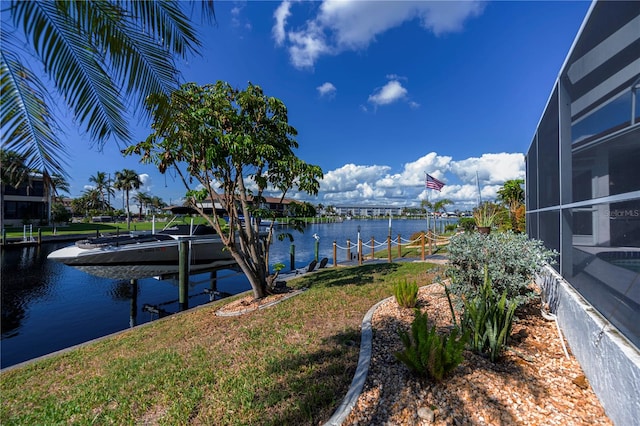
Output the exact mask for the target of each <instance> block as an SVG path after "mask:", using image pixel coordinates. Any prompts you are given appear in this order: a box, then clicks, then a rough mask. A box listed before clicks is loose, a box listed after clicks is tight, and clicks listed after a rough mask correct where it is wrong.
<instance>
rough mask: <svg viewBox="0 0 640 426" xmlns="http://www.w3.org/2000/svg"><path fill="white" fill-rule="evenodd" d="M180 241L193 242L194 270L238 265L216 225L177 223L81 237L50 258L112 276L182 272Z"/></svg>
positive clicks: (92, 272)
mask: <svg viewBox="0 0 640 426" xmlns="http://www.w3.org/2000/svg"><path fill="white" fill-rule="evenodd" d="M180 241H188V242H189V270H190V273H191V274H193V273H197V272H199V271H202V272H205V271H211V270H215V269H224V268H225V267H233V266H235V265H236V262H235V260H234V259H233V257H232V256H231V253H230V252H229V250H227V249H226V248H225V246H224V244H223V243H222V241H221V239H220V236H219V235H217V234H216V233H215V231H214V230H213V228H211V227H209V226H205V225H196V226H195V227H194V226H192V225H173V226H171V227H165V229H163V230H162V231H159V232H157V233H132V234H127V235H118V236H105V237H95V238H89V239H86V240H81V241H77V242H76V243H75V244H74V245H72V246H69V247H65V248H62V249H59V250H56V251H54V252H52V253H51V254H49V256H48V258H49V259H51V260H55V261H57V262H61V263H64V264H65V265H68V266H71V267H74V268H76V269H79V270H81V271H84V272H86V273H89V274H92V275H96V276H99V277H104V278H112V279H139V278H146V277H167V276H172V275H176V274H178V271H179V270H178V268H179V258H180V253H179V247H180V244H179V242H180Z"/></svg>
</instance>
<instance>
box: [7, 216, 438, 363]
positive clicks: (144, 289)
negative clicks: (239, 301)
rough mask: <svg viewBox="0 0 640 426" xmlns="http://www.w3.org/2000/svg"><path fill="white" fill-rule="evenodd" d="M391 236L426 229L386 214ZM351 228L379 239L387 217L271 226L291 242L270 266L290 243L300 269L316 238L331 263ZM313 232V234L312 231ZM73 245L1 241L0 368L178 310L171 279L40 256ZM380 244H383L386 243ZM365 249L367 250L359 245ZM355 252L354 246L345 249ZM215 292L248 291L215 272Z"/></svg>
mask: <svg viewBox="0 0 640 426" xmlns="http://www.w3.org/2000/svg"><path fill="white" fill-rule="evenodd" d="M391 228H392V229H391V232H392V238H394V239H395V238H397V235H398V234H400V235H401V236H402V238H403V239H409V237H410V235H411V234H413V233H414V232H418V231H421V230H424V229H426V223H425V221H424V220H393V221H392V223H391ZM358 230H360V236H361V238H362V240H363V241H364V242H369V241H370V239H371V237H372V236H374V237H375V239H376V241H378V242H382V241H386V238H387V235H388V234H389V221H388V220H346V221H344V222H341V223H324V224H311V225H308V226H307V228H306V230H305V232H304V233H303V234H300V233H297V232H295V231H291V230H289V229H287V228H280V229H277V232H280V233H281V232H292V234H293V236H294V242H293V243H290V242H289V241H288V240H285V241H277V240H276V241H275V242H274V243H273V245H272V247H271V250H270V261H269V263H270V265H271V266H273V265H274V264H275V263H278V262H281V263H284V264H285V265H286V268H285V269H284V271H283V272H286V271H288V270H290V268H291V265H290V251H291V244H294V245H295V265H294V267H295V268H303V267H305V266H306V265H308V264H309V262H310V261H311V260H313V258H314V256H315V241H316V237H317V238H319V245H318V247H319V258H323V257H327V258H329V264H332V262H333V241H334V240H335V241H336V242H337V245H338V247H346V241H347V239H350V240H351V242H352V244H355V243H356V241H357V238H358ZM314 235H315V237H314ZM70 244H72V243H68V242H67V243H45V244H43V245H42V246H40V247H37V246H29V247H26V246H25V247H8V248H3V249H2V253H1V266H2V267H1V271H0V281H1V287H2V299H1V307H2V323H1V325H2V340H1V341H0V367H1V368H5V367H8V366H11V365H14V364H17V363H20V362H23V361H27V360H30V359H32V358H36V357H39V356H42V355H45V354H48V353H51V352H54V351H57V350H60V349H64V348H68V347H70V346H74V345H77V344H80V343H83V342H87V341H89V340H92V339H95V338H98V337H102V336H105V335H108V334H111V333H115V332H118V331H121V330H125V329H127V328H130V327H133V326H136V325H140V324H143V323H147V322H149V321H153V320H155V319H157V318H159V317H160V314H159V313H157V312H155V311H152V310H149V309H146V307H147V306H154V307H156V308H160V310H161V311H163V312H166V313H175V312H178V311H179V304H178V300H177V299H178V286H177V282H176V281H172V280H165V281H159V280H156V279H154V278H148V279H142V280H138V286H137V291H134V288H133V287H132V285H131V283H130V282H129V281H128V280H110V279H105V278H99V277H95V276H92V275H89V274H86V273H84V272H81V271H78V270H76V269H74V268H71V267H69V266H66V265H63V264H61V263H57V262H53V261H50V260H48V259H47V255H48V254H49V253H51V252H52V251H54V250H57V249H58V248H61V247H64V246H67V245H70ZM385 246H386V245H385ZM363 251H364V253H365V254H366V253H368V252H369V251H370V249H363ZM352 252H353V253H355V249H352ZM346 256H347V255H346V250H343V249H339V250H338V262H344V261H346V260H347V258H346ZM190 282H191V284H190V288H189V307H195V306H198V305H202V304H205V303H208V302H210V300H211V299H210V295H209V294H207V293H206V292H205V290H206V289H208V288H209V285H210V282H209V274H200V275H194V276H192V277H191V279H190ZM217 287H218V288H217V289H218V291H220V292H226V293H231V294H237V293H240V292H243V291H246V290H250V288H251V286H250V285H249V282H248V281H247V279H246V278H245V277H244V276H243V275H242V274H240V273H238V272H235V271H232V270H225V271H220V272H218V286H217Z"/></svg>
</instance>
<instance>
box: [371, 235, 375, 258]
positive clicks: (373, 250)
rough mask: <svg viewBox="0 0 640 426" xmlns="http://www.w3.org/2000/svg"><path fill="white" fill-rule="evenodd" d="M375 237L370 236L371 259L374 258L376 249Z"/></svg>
mask: <svg viewBox="0 0 640 426" xmlns="http://www.w3.org/2000/svg"><path fill="white" fill-rule="evenodd" d="M375 244H376V239H375V238H374V237H373V235H372V236H371V260H373V259H375V258H376V249H375Z"/></svg>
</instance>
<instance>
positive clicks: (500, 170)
mask: <svg viewBox="0 0 640 426" xmlns="http://www.w3.org/2000/svg"><path fill="white" fill-rule="evenodd" d="M451 171H452V172H453V173H455V174H456V175H458V177H460V179H461V180H463V181H465V182H475V181H476V172H477V176H478V180H479V181H480V185H481V186H482V185H496V184H500V185H501V184H502V183H504V181H506V180H510V179H524V175H525V170H524V154H520V153H513V154H509V153H506V152H502V153H497V154H482V157H480V158H477V157H472V158H467V159H466V160H462V161H454V162H452V164H451Z"/></svg>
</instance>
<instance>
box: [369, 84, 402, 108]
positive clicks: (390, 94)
mask: <svg viewBox="0 0 640 426" xmlns="http://www.w3.org/2000/svg"><path fill="white" fill-rule="evenodd" d="M406 96H407V89H405V88H404V87H402V84H400V82H399V81H397V80H391V81H390V82H388V83H387V84H385V85H384V86H383V87H382V88H379V89H377V90H376V91H375V92H374V93H373V94H372V95H369V102H371V103H373V104H374V105H388V104H391V103H393V102H396V101H398V100H401V99H404V98H405V97H406Z"/></svg>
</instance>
